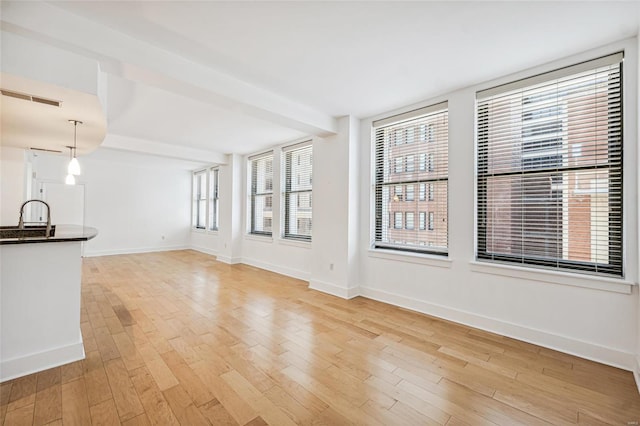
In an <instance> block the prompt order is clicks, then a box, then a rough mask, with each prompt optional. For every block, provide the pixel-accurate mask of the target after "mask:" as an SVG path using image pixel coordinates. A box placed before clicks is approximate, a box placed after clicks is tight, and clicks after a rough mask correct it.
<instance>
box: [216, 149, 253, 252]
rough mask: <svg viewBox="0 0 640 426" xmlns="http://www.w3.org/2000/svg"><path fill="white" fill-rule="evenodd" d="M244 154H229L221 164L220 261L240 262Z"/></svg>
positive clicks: (242, 225) (242, 228) (242, 224)
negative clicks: (224, 162) (225, 161)
mask: <svg viewBox="0 0 640 426" xmlns="http://www.w3.org/2000/svg"><path fill="white" fill-rule="evenodd" d="M243 171H244V167H243V162H242V156H240V155H238V154H229V155H228V156H227V164H225V165H222V166H220V187H219V191H220V231H219V232H220V249H219V251H218V256H217V259H218V260H219V261H220V262H224V263H229V264H234V263H240V261H241V259H242V256H241V254H242V253H241V250H242V233H243V230H244V226H245V223H244V220H243V218H244V214H243V210H242V209H243V205H244V202H243V201H244V200H243V197H244V195H243V194H246V191H245V188H244V185H245V177H244V175H243Z"/></svg>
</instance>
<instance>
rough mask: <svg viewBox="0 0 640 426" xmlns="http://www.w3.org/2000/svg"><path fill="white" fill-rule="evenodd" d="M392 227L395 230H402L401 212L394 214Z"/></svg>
mask: <svg viewBox="0 0 640 426" xmlns="http://www.w3.org/2000/svg"><path fill="white" fill-rule="evenodd" d="M393 214H394V217H393V227H394V228H395V229H402V212H394V213H393Z"/></svg>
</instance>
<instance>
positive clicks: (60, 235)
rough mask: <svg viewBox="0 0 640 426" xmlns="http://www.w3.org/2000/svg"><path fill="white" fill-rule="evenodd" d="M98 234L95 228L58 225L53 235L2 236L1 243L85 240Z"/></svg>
mask: <svg viewBox="0 0 640 426" xmlns="http://www.w3.org/2000/svg"><path fill="white" fill-rule="evenodd" d="M96 235H98V230H97V229H96V228H91V227H88V226H81V225H58V224H56V233H55V236H53V237H49V238H46V237H24V238H2V239H0V245H2V244H31V243H63V242H67V241H87V240H90V239H92V238H94V237H95V236H96Z"/></svg>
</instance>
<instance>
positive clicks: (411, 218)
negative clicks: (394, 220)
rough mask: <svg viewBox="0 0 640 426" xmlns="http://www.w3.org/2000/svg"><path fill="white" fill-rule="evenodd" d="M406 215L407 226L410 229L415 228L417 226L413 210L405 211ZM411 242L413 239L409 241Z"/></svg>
mask: <svg viewBox="0 0 640 426" xmlns="http://www.w3.org/2000/svg"><path fill="white" fill-rule="evenodd" d="M405 216H406V221H405V228H406V229H408V230H413V228H414V227H415V222H414V221H415V219H414V216H413V212H407V213H405ZM408 242H409V243H411V241H408Z"/></svg>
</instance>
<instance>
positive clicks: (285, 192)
mask: <svg viewBox="0 0 640 426" xmlns="http://www.w3.org/2000/svg"><path fill="white" fill-rule="evenodd" d="M302 150H309V151H310V161H311V164H310V165H309V167H310V176H309V186H310V189H297V190H294V189H292V187H293V182H292V178H293V177H292V172H291V171H290V170H289V167H290V166H291V164H290V163H291V162H290V161H288V159H287V156H288V155H293V153H295V152H297V151H302ZM280 164H281V171H282V183H283V185H282V191H281V197H282V198H281V199H282V201H283V203H282V205H283V213H282V218H283V221H282V232H281V237H282V238H283V239H285V240H293V241H301V242H311V241H312V238H313V141H312V140H306V141H303V142H298V143H295V144H293V145H287V146H284V147H282V159H281V163H280ZM298 165H300V157H298ZM299 179H300V175H298V176H297V184H298V185H299V184H300V182H299ZM294 194H297V197H296V203H297V206H298V207H297V208H301V207H300V206H299V204H300V195H302V194H308V195H309V207H304V208H305V209H308V217H299V216H296V217H295V218H293V217H291V213H290V208H289V207H290V203H291V202H292V201H291V199H292V196H293V195H294ZM305 218H306V219H309V232H310V234H311V235H305V234H299V233H294V232H291V225H292V221H293V220H295V222H296V228H297V227H298V223H299V219H305Z"/></svg>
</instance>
